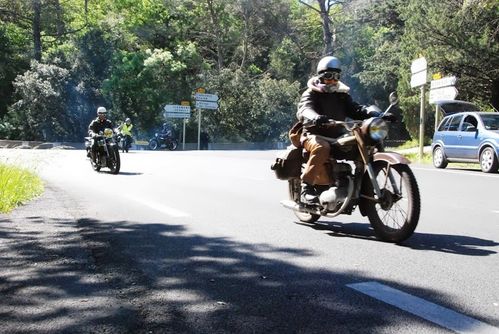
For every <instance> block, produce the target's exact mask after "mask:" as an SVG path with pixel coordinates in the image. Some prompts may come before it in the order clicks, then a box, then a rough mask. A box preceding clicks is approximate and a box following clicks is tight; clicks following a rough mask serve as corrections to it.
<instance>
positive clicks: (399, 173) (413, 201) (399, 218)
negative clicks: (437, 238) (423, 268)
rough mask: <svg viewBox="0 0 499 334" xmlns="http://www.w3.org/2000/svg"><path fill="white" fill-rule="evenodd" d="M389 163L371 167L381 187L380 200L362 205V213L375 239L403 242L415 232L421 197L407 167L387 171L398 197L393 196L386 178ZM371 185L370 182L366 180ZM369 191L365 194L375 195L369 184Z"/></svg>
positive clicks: (414, 179) (378, 163)
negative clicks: (396, 188) (392, 179)
mask: <svg viewBox="0 0 499 334" xmlns="http://www.w3.org/2000/svg"><path fill="white" fill-rule="evenodd" d="M387 167H388V163H387V162H384V161H377V162H375V163H374V164H373V171H374V175H376V179H377V180H378V184H379V185H380V187H381V186H383V187H382V188H381V192H382V198H383V201H382V202H381V203H377V202H374V201H371V200H367V201H366V202H365V207H364V209H365V212H366V214H367V217H368V218H369V222H370V223H371V226H372V227H373V229H374V233H375V234H376V237H378V238H379V239H380V240H383V241H387V242H395V243H397V242H402V241H404V240H406V239H407V238H409V237H410V236H411V235H412V234H413V233H414V230H415V229H416V226H417V225H418V221H419V214H420V211H421V198H420V195H419V189H418V184H417V182H416V178H415V177H414V174H413V173H412V171H411V169H410V168H409V166H407V165H403V164H399V165H392V166H391V167H390V171H391V172H392V175H393V176H394V179H395V182H396V184H397V187H398V189H399V191H400V193H401V196H396V194H394V191H393V187H392V184H391V182H390V180H389V179H388V176H387V169H388V168H387ZM368 182H370V179H368ZM368 188H369V190H368V191H367V193H364V194H365V195H367V196H370V197H372V196H374V190H373V187H372V185H371V184H369V187H368Z"/></svg>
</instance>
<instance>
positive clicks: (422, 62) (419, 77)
mask: <svg viewBox="0 0 499 334" xmlns="http://www.w3.org/2000/svg"><path fill="white" fill-rule="evenodd" d="M426 65H427V64H426V59H425V58H424V57H421V58H418V59H416V60H414V61H413V62H412V64H411V74H412V76H411V88H415V87H419V86H423V85H424V84H426V76H427V75H426V74H427V73H426Z"/></svg>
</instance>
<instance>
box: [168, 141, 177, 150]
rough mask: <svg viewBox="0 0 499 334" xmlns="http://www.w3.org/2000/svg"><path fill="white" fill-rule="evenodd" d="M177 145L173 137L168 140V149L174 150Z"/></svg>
mask: <svg viewBox="0 0 499 334" xmlns="http://www.w3.org/2000/svg"><path fill="white" fill-rule="evenodd" d="M177 147H178V143H177V141H176V140H175V139H172V140H171V141H170V143H169V144H168V149H169V150H170V151H175V150H176V149H177Z"/></svg>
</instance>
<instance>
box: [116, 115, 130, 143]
mask: <svg viewBox="0 0 499 334" xmlns="http://www.w3.org/2000/svg"><path fill="white" fill-rule="evenodd" d="M132 128H133V124H132V120H131V119H130V118H129V117H127V118H126V119H125V122H124V123H123V124H121V125H120V126H118V130H119V131H120V134H121V135H122V136H123V138H125V145H130V144H131V143H132ZM123 149H125V148H123Z"/></svg>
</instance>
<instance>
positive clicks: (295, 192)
mask: <svg viewBox="0 0 499 334" xmlns="http://www.w3.org/2000/svg"><path fill="white" fill-rule="evenodd" d="M288 187H289V198H290V199H291V200H292V201H294V202H296V203H300V193H301V181H300V179H291V180H288ZM293 212H294V214H295V216H296V218H298V220H300V221H301V222H304V223H309V224H312V223H315V222H316V221H318V220H319V218H320V217H321V216H320V215H316V214H313V213H306V212H300V211H294V210H293Z"/></svg>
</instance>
